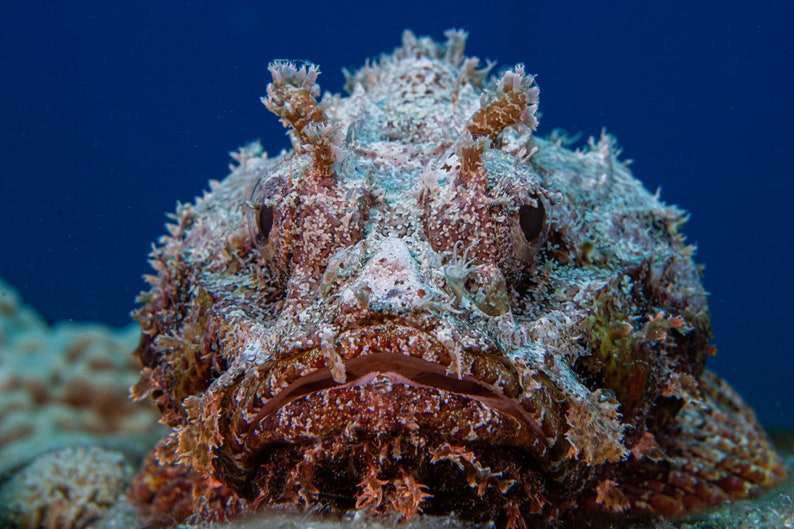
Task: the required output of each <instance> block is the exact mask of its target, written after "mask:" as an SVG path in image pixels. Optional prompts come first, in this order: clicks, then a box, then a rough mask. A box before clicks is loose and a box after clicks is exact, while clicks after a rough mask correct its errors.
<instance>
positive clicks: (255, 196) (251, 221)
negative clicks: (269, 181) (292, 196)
mask: <svg viewBox="0 0 794 529" xmlns="http://www.w3.org/2000/svg"><path fill="white" fill-rule="evenodd" d="M247 216H248V232H249V234H250V235H251V239H252V240H253V241H254V244H255V245H256V246H257V247H258V248H259V249H260V251H261V250H262V249H263V248H264V247H265V246H266V245H267V240H268V237H269V236H270V231H271V230H272V229H273V224H274V222H275V211H274V210H273V208H272V207H270V206H268V205H266V204H265V197H264V189H263V185H262V180H260V181H259V182H257V184H256V186H255V187H254V189H253V191H252V192H251V198H250V200H249V202H248V215H247Z"/></svg>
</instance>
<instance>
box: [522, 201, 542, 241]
mask: <svg viewBox="0 0 794 529" xmlns="http://www.w3.org/2000/svg"><path fill="white" fill-rule="evenodd" d="M518 223H519V225H520V226H521V232H522V233H523V234H524V238H525V239H526V240H527V242H530V243H531V242H533V241H534V240H535V239H537V238H538V237H540V234H541V233H543V228H544V226H545V225H546V208H544V207H543V202H541V201H540V200H539V199H536V200H535V204H524V205H522V206H521V208H520V209H519V210H518Z"/></svg>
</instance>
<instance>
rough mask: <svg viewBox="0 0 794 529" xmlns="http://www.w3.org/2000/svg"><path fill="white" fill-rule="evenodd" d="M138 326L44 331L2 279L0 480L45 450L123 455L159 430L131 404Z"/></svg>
mask: <svg viewBox="0 0 794 529" xmlns="http://www.w3.org/2000/svg"><path fill="white" fill-rule="evenodd" d="M138 332H139V331H138V328H137V326H136V325H130V326H128V327H126V328H123V329H110V328H108V327H105V326H102V325H100V324H93V323H59V324H56V325H54V326H49V325H48V324H47V323H46V322H45V321H44V319H43V318H42V317H41V316H40V315H39V314H38V313H37V312H36V311H35V310H33V309H32V308H30V307H27V306H25V305H24V304H23V303H22V302H21V300H20V299H19V296H18V295H17V293H16V292H15V291H14V290H13V289H12V288H11V287H10V286H8V285H6V284H5V283H4V282H3V281H2V280H0V366H2V369H0V479H2V477H3V476H4V475H5V476H7V475H8V474H9V473H10V472H11V471H12V470H13V469H14V468H16V467H19V466H20V465H23V464H24V463H26V462H27V461H29V460H30V459H31V458H33V457H34V456H36V455H38V454H42V453H44V452H47V451H50V450H53V449H56V448H60V447H64V446H68V445H75V444H79V443H88V444H93V443H103V444H106V445H113V446H117V447H119V448H121V449H123V450H124V451H126V452H127V453H134V452H137V451H140V450H141V447H140V442H139V441H140V440H141V439H146V438H147V436H149V435H151V433H152V432H153V431H154V430H155V429H156V427H157V423H156V417H155V413H154V411H153V410H152V407H151V406H146V405H140V404H135V403H133V402H132V401H131V400H130V399H129V386H130V385H132V384H133V383H134V382H135V380H136V378H137V373H138V366H137V365H136V361H135V359H134V358H133V357H132V356H131V354H130V352H131V351H132V350H134V349H135V346H136V344H137V341H138V336H137V335H138Z"/></svg>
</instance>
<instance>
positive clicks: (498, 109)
mask: <svg viewBox="0 0 794 529" xmlns="http://www.w3.org/2000/svg"><path fill="white" fill-rule="evenodd" d="M534 81H535V78H534V77H533V76H531V75H527V74H526V73H524V65H523V64H517V65H516V66H515V67H514V68H513V69H512V70H510V71H507V72H505V73H504V75H502V78H501V79H500V80H499V82H498V83H497V89H496V91H495V92H490V93H488V92H486V93H485V94H483V96H482V97H481V98H480V110H478V111H477V112H475V114H474V115H473V116H472V118H471V120H470V121H469V124H468V125H467V128H468V130H469V132H471V134H472V136H474V137H475V138H478V137H481V136H486V137H488V138H490V139H491V141H495V140H496V138H497V136H499V134H500V133H501V132H502V131H503V130H504V129H506V128H507V127H518V126H522V125H523V126H526V127H528V128H529V129H530V130H535V129H536V128H537V126H538V120H537V118H536V117H535V111H537V109H538V94H539V92H540V90H539V89H538V87H537V86H535V85H534Z"/></svg>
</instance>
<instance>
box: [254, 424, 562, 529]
mask: <svg viewBox="0 0 794 529" xmlns="http://www.w3.org/2000/svg"><path fill="white" fill-rule="evenodd" d="M521 457H522V456H521V455H519V454H518V453H517V452H516V453H513V452H511V451H510V450H504V449H498V448H494V447H475V446H466V445H463V444H457V443H450V442H447V441H443V440H435V439H430V438H425V437H415V436H412V435H410V434H408V435H406V436H398V437H391V438H369V439H365V440H363V441H362V442H360V443H354V444H350V443H345V442H343V441H341V440H330V439H329V440H327V441H322V442H320V443H318V444H312V445H303V446H297V445H290V446H278V447H272V449H269V450H267V451H266V452H265V453H263V454H262V456H261V460H260V468H259V469H258V470H257V472H256V475H255V476H253V477H252V478H251V479H250V480H249V483H252V484H253V485H254V487H255V488H256V491H257V492H256V494H255V498H252V499H253V501H252V505H259V506H264V505H268V504H271V505H272V504H280V503H295V502H298V503H302V504H305V505H307V506H317V505H325V506H326V507H330V508H332V509H333V510H337V511H338V512H344V511H346V510H349V509H356V510H360V511H363V512H365V513H368V514H370V515H376V516H391V515H398V516H400V517H402V518H405V519H410V518H412V517H414V516H416V515H417V514H421V513H424V514H435V515H440V514H448V513H450V512H452V511H455V512H457V513H458V514H459V515H461V516H466V517H468V518H472V519H474V520H480V521H486V520H497V521H498V523H499V524H500V525H501V526H506V527H522V526H524V525H523V524H524V523H525V521H532V522H533V523H536V522H540V521H541V518H542V516H544V514H543V513H544V510H546V509H545V507H546V506H547V505H549V502H548V500H547V499H546V497H545V496H544V491H543V479H542V478H541V477H540V474H538V473H537V472H534V471H531V470H529V469H527V468H526V465H523V464H521ZM244 495H245V494H244ZM461 506H464V507H461ZM464 511H465V512H464ZM511 513H512V514H511ZM546 514H548V513H546Z"/></svg>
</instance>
